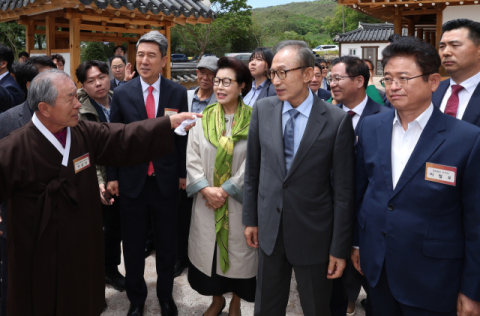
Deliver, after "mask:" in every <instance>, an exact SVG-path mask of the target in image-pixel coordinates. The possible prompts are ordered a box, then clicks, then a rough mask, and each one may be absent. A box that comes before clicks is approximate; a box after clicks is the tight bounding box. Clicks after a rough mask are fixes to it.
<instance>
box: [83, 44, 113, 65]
mask: <svg viewBox="0 0 480 316" xmlns="http://www.w3.org/2000/svg"><path fill="white" fill-rule="evenodd" d="M104 46H105V45H104V44H103V43H102V42H87V45H86V46H85V48H84V49H83V50H82V54H81V58H80V59H81V62H84V61H89V60H101V61H107V55H105V49H104Z"/></svg>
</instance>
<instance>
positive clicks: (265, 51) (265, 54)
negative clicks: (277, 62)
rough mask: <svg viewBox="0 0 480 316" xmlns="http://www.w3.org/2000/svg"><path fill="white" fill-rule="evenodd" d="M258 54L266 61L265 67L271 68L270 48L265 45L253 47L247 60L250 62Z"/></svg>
mask: <svg viewBox="0 0 480 316" xmlns="http://www.w3.org/2000/svg"><path fill="white" fill-rule="evenodd" d="M258 56H259V57H260V58H262V59H263V60H265V61H266V62H267V65H268V66H267V69H270V68H272V61H273V53H272V51H271V50H269V49H268V48H265V47H258V48H255V50H254V51H253V52H252V54H251V55H250V59H249V60H248V62H251V61H252V59H254V58H255V57H258Z"/></svg>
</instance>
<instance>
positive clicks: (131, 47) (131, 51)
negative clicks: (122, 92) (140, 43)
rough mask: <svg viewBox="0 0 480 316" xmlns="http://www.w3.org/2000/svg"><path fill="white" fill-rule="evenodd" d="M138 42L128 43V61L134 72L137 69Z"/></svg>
mask: <svg viewBox="0 0 480 316" xmlns="http://www.w3.org/2000/svg"><path fill="white" fill-rule="evenodd" d="M136 46H137V42H128V47H127V54H128V60H127V62H129V63H130V64H132V70H133V69H134V68H135V60H136V56H137V47H136Z"/></svg>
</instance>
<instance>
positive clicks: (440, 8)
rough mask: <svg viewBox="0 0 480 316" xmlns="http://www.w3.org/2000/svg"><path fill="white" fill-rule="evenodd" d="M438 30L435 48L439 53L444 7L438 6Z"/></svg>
mask: <svg viewBox="0 0 480 316" xmlns="http://www.w3.org/2000/svg"><path fill="white" fill-rule="evenodd" d="M436 21H437V30H436V39H437V41H436V42H435V48H436V49H437V51H438V43H439V42H440V39H441V37H442V24H443V7H442V6H440V5H439V6H437V20H436Z"/></svg>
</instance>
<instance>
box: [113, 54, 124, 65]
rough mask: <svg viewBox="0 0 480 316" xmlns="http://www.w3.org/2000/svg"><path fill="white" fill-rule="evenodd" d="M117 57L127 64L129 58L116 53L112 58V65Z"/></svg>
mask: <svg viewBox="0 0 480 316" xmlns="http://www.w3.org/2000/svg"><path fill="white" fill-rule="evenodd" d="M115 58H120V59H121V60H122V62H123V63H124V64H125V65H126V64H127V60H126V59H125V57H123V56H118V55H115V56H113V57H112V58H111V59H110V66H112V63H113V60H114V59H115Z"/></svg>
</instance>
